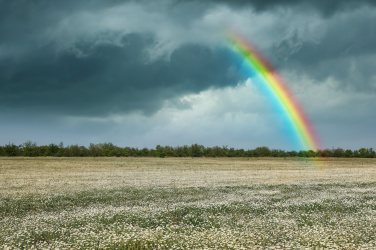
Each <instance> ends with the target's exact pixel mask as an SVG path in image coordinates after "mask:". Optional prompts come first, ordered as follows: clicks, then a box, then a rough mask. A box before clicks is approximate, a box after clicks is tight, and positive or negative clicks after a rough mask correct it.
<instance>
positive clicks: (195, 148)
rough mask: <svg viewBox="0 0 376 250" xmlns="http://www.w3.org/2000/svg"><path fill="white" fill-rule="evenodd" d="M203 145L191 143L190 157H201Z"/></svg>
mask: <svg viewBox="0 0 376 250" xmlns="http://www.w3.org/2000/svg"><path fill="white" fill-rule="evenodd" d="M204 149H205V147H204V146H202V145H198V144H192V146H191V155H190V156H192V157H202V156H203V155H204Z"/></svg>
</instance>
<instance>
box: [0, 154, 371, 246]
mask: <svg viewBox="0 0 376 250" xmlns="http://www.w3.org/2000/svg"><path fill="white" fill-rule="evenodd" d="M0 248H1V249H33V248H36V249H72V248H73V249H321V248H329V249H332V248H334V249H335V248H338V249H375V248H376V159H359V158H357V159H353V158H348V159H345V158H330V159H326V160H324V159H321V160H318V161H316V162H311V161H307V160H305V159H302V158H286V159H284V158H115V157H107V158H104V157H103V158H101V157H100V158H89V157H84V158H58V157H41V158H26V157H25V158H22V157H2V158H0Z"/></svg>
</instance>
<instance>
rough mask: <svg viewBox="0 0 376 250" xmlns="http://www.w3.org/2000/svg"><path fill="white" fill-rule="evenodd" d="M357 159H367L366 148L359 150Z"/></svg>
mask: <svg viewBox="0 0 376 250" xmlns="http://www.w3.org/2000/svg"><path fill="white" fill-rule="evenodd" d="M359 157H361V158H367V157H368V150H367V149H366V148H361V149H359Z"/></svg>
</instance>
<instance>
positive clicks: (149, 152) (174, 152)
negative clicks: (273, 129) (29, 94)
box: [0, 141, 376, 158]
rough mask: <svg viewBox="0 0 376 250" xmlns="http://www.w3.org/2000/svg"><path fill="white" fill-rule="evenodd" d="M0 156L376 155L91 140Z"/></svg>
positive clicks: (8, 150) (31, 145) (7, 150)
mask: <svg viewBox="0 0 376 250" xmlns="http://www.w3.org/2000/svg"><path fill="white" fill-rule="evenodd" d="M0 156H29V157H37V156H56V157H87V156H89V157H100V156H107V157H112V156H116V157H162V158H164V157H349V158H350V157H358V158H376V153H375V151H374V150H373V149H372V148H361V149H359V150H350V149H347V150H345V149H342V148H333V149H324V150H317V151H313V150H301V151H294V150H293V151H285V150H279V149H269V148H268V147H265V146H264V147H257V148H255V149H248V150H245V149H235V148H228V147H227V146H222V147H219V146H215V147H205V146H203V145H199V144H192V145H190V146H188V145H184V146H177V147H171V146H160V145H158V146H156V147H155V148H152V149H149V148H142V149H139V148H134V147H119V146H116V145H114V144H112V143H99V144H94V143H90V145H89V147H85V146H79V145H69V146H64V145H63V143H59V144H54V143H51V144H49V145H42V146H38V145H37V144H36V143H35V142H32V141H27V142H25V143H23V144H21V145H15V144H13V143H12V144H11V143H8V144H7V145H4V146H0Z"/></svg>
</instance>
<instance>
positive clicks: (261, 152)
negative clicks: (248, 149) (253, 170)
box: [255, 146, 271, 157]
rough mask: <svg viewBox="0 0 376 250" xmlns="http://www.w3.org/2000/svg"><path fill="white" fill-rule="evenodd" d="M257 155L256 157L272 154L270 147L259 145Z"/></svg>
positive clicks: (256, 150)
mask: <svg viewBox="0 0 376 250" xmlns="http://www.w3.org/2000/svg"><path fill="white" fill-rule="evenodd" d="M255 156H256V157H267V156H271V151H270V149H269V148H268V147H265V146H264V147H257V148H256V149H255Z"/></svg>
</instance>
